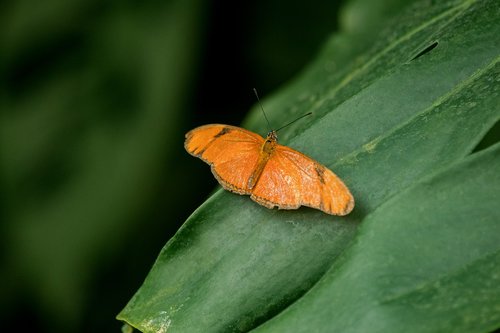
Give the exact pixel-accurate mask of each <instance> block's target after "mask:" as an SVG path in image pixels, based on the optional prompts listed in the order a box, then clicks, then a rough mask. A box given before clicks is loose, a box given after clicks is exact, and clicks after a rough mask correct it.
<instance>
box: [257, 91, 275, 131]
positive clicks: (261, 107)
mask: <svg viewBox="0 0 500 333" xmlns="http://www.w3.org/2000/svg"><path fill="white" fill-rule="evenodd" d="M253 92H254V93H255V97H257V102H259V105H260V109H261V110H262V114H263V115H264V118H266V121H267V126H268V127H269V131H271V130H272V127H271V123H270V122H269V119H267V116H266V113H265V112H264V107H263V106H262V103H261V102H260V98H259V94H257V89H255V88H253Z"/></svg>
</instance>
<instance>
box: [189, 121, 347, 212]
mask: <svg viewBox="0 0 500 333" xmlns="http://www.w3.org/2000/svg"><path fill="white" fill-rule="evenodd" d="M184 147H185V148H186V150H187V151H188V153H190V154H191V155H193V156H196V157H199V158H201V159H202V160H203V161H205V162H207V163H208V164H209V165H210V166H211V169H212V173H213V174H214V176H215V178H216V179H217V180H218V181H219V183H220V184H221V185H222V187H223V188H224V189H226V190H229V191H231V192H235V193H238V194H247V195H250V198H251V199H252V200H254V201H255V202H257V203H259V204H261V205H263V206H265V207H267V208H273V207H278V208H279V209H297V208H299V207H300V206H308V207H312V208H315V209H320V210H322V211H323V212H325V213H327V214H332V215H347V214H349V213H350V212H351V211H352V209H353V208H354V198H353V197H352V195H351V193H350V192H349V189H348V188H347V186H345V185H344V183H343V182H342V180H340V179H339V178H338V177H337V176H336V175H335V174H334V173H333V172H332V171H330V170H329V169H328V168H326V167H325V166H323V165H321V164H319V163H318V162H316V161H314V160H313V159H311V158H309V157H307V156H306V155H304V154H302V153H300V152H298V151H296V150H293V149H291V148H288V147H286V146H283V145H280V144H278V137H277V135H276V131H271V132H269V134H268V135H267V137H266V138H265V139H264V138H263V137H261V136H260V135H258V134H256V133H253V132H250V131H247V130H245V129H243V128H239V127H235V126H230V125H220V124H213V125H204V126H200V127H198V128H195V129H193V130H191V131H189V132H188V133H187V134H186V142H185V143H184Z"/></svg>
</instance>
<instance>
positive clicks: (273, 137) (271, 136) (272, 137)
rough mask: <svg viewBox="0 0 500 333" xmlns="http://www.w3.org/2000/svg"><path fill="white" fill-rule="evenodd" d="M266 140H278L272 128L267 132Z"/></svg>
mask: <svg viewBox="0 0 500 333" xmlns="http://www.w3.org/2000/svg"><path fill="white" fill-rule="evenodd" d="M266 141H267V142H276V141H278V134H276V131H275V130H272V131H270V132H269V133H267V137H266Z"/></svg>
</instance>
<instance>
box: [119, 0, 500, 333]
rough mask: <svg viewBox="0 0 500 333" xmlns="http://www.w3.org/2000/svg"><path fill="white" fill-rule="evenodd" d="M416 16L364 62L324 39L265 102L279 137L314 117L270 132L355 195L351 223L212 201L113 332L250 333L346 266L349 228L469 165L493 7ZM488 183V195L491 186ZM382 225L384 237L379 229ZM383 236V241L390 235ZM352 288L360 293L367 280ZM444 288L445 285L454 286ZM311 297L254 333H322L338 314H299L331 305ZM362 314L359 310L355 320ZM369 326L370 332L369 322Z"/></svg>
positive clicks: (424, 9)
mask: <svg viewBox="0 0 500 333" xmlns="http://www.w3.org/2000/svg"><path fill="white" fill-rule="evenodd" d="M426 4H427V2H417V3H416V4H415V5H414V6H413V7H410V8H408V9H407V10H406V11H404V12H403V13H401V14H400V15H398V18H397V19H396V20H395V21H393V22H392V23H391V24H390V25H387V26H386V28H385V29H383V30H382V31H381V33H380V34H379V35H378V37H377V38H376V41H375V43H374V44H373V46H372V47H371V48H369V49H367V51H365V52H362V53H360V54H355V53H353V50H354V49H353V48H351V47H350V46H349V45H350V44H349V43H350V41H349V38H350V37H353V35H349V34H339V35H337V36H335V37H333V38H332V39H331V40H330V41H329V43H328V44H327V45H326V47H325V49H324V50H323V52H322V53H321V54H320V55H319V58H318V59H316V61H315V62H314V63H313V64H312V65H311V66H310V67H309V68H308V70H307V71H306V72H305V73H304V74H303V75H302V76H301V77H300V78H298V79H297V80H295V81H294V82H293V83H291V84H290V85H289V86H288V87H286V89H284V90H283V91H282V92H280V93H279V94H277V95H276V96H274V97H272V98H271V99H269V100H266V101H264V104H265V107H266V110H267V113H268V114H269V118H270V120H271V123H272V124H275V126H279V125H280V124H283V123H285V122H287V121H288V120H290V119H293V118H294V117H296V116H299V115H301V114H304V113H306V112H309V111H312V112H313V114H314V115H313V117H309V118H306V120H304V121H301V122H297V123H295V124H294V125H292V126H291V127H289V128H287V129H286V130H284V131H283V133H281V132H280V134H281V137H280V140H281V142H282V143H284V144H286V145H289V146H291V147H293V148H295V149H297V150H299V151H302V152H304V153H306V154H307V155H309V156H311V157H313V158H315V159H317V160H318V161H320V162H321V163H323V164H325V165H327V166H329V167H331V168H332V169H333V170H334V172H336V173H337V174H338V175H339V176H340V177H341V178H342V179H343V180H344V181H345V183H346V184H347V185H348V186H349V187H350V188H351V190H352V193H353V195H354V197H355V198H356V207H355V208H354V211H353V212H352V213H351V214H350V215H348V216H347V217H332V216H329V215H326V214H323V213H321V212H319V211H314V210H312V209H307V208H301V209H299V210H297V211H277V210H268V209H265V208H263V207H261V206H259V205H257V204H255V203H254V202H252V201H251V200H250V199H249V198H248V197H244V196H238V195H235V194H231V193H228V192H225V191H221V190H220V191H218V192H216V193H215V194H214V195H212V196H211V197H210V198H209V199H208V200H207V201H206V202H205V203H204V204H203V205H202V206H201V207H200V208H199V209H197V210H196V211H195V212H194V213H193V215H192V216H191V217H190V218H189V219H188V220H187V221H186V223H185V224H184V225H183V227H182V228H181V229H180V230H179V232H178V233H177V234H176V235H175V237H174V238H172V239H171V240H170V241H169V242H168V243H167V244H166V246H165V247H164V249H163V250H162V251H161V253H160V255H159V257H158V259H157V261H156V263H155V265H154V266H153V268H152V270H151V272H150V273H149V275H148V277H147V278H146V280H145V282H144V284H143V285H142V287H141V288H140V289H139V291H138V292H137V293H136V294H135V295H134V297H133V298H132V299H131V300H130V302H129V304H128V305H127V306H126V307H125V308H124V309H123V310H122V312H121V313H120V314H119V315H118V319H121V320H124V321H126V322H127V323H129V324H130V325H132V326H134V327H136V328H139V329H140V330H142V331H145V332H154V331H165V330H166V329H168V331H169V332H182V331H191V332H196V331H204V332H207V331H209V332H220V331H247V330H250V329H252V328H255V327H257V326H259V325H260V324H262V323H264V322H266V321H269V320H270V319H272V318H273V317H275V316H276V315H277V314H278V313H279V312H280V311H282V310H283V309H285V308H286V307H288V306H289V305H290V304H292V303H294V302H295V301H297V300H298V299H299V300H300V299H301V297H302V296H303V295H304V294H305V293H307V292H308V291H309V290H310V289H311V288H313V286H314V285H315V284H316V283H317V282H318V280H320V279H321V278H322V277H323V276H324V275H325V273H326V272H327V271H328V270H329V269H330V268H331V269H332V270H331V271H330V272H329V273H328V277H330V276H331V274H332V273H331V272H336V269H341V268H342V267H344V266H345V265H347V264H349V262H346V260H347V259H343V260H342V261H341V262H339V261H338V258H339V255H340V254H341V253H342V252H343V251H344V250H345V249H346V247H348V245H349V244H350V243H351V241H352V240H353V238H354V237H355V236H356V235H357V228H358V226H361V230H360V233H359V235H360V236H359V237H362V235H363V234H364V231H363V230H364V229H365V228H366V227H369V226H370V223H371V222H370V220H372V219H374V218H376V217H377V216H378V212H379V209H381V210H382V209H383V210H384V211H385V209H386V207H392V206H388V205H389V203H390V202H393V203H394V202H399V201H398V200H399V197H400V196H401V198H403V199H401V200H404V198H405V195H406V194H405V193H407V189H408V188H412V187H414V186H417V187H418V186H425V185H419V184H426V183H425V182H424V181H425V179H427V177H428V175H429V174H435V173H436V172H439V171H441V170H447V168H448V167H450V166H451V165H454V164H456V163H459V162H460V161H461V160H463V159H464V158H465V157H466V156H467V155H468V154H470V152H471V151H472V150H473V149H474V147H475V146H476V145H477V143H478V142H479V141H480V140H481V138H482V137H483V136H484V134H485V133H486V132H487V131H488V129H490V128H491V127H492V126H493V125H494V124H495V122H496V121H498V119H499V118H500V112H499V109H498V105H499V104H500V103H499V102H500V98H499V94H498V87H499V85H498V76H499V72H500V66H499V65H498V60H499V54H500V52H499V51H500V46H499V45H498V43H494V42H493V41H494V40H495V38H496V36H498V35H499V34H500V23H499V20H498V19H497V18H498V16H495V15H492V13H494V12H495V11H497V12H498V6H496V4H495V2H494V1H451V2H446V3H444V2H440V3H437V4H434V5H432V6H429V5H426ZM354 37H355V36H354ZM363 40H364V39H363ZM353 43H356V42H355V41H354V42H353ZM436 43H437V44H436ZM430 46H434V47H433V48H432V49H431V47H430ZM359 49H362V48H359ZM423 51H425V52H423ZM259 112H260V111H258V110H256V109H254V110H253V113H252V114H251V115H250V117H249V118H248V121H247V125H248V126H247V127H248V128H250V129H254V130H257V131H259V132H265V129H266V125H265V122H264V120H263V119H262V116H261V115H260V114H259ZM485 163H486V162H485ZM492 181H493V182H495V181H496V182H497V184H498V178H496V179H493V180H492ZM423 182H424V183H423ZM495 188H496V189H498V187H495ZM450 191H452V189H450ZM471 191H472V190H471ZM496 193H498V192H496ZM450 195H451V193H450ZM471 200H474V202H476V200H478V201H480V200H482V197H473V198H471ZM488 202H489V201H488ZM421 204H422V205H423V204H424V203H423V202H422V203H419V202H414V203H413V206H412V207H413V209H412V210H408V209H406V210H405V209H401V207H403V206H401V207H396V208H397V210H395V211H394V212H393V213H392V214H396V215H393V218H394V220H396V221H397V220H403V221H406V220H413V219H416V220H418V216H407V215H408V212H414V211H415V210H417V211H418V207H420V205H421ZM485 204H486V205H488V207H490V206H489V205H490V204H489V203H486V202H485ZM401 205H403V203H401ZM436 209H441V207H436ZM491 211H492V208H491V207H490V208H489V209H487V210H484V209H483V210H480V211H478V212H477V214H478V219H477V223H482V221H491V219H490V218H489V217H490V215H489V214H490V213H491ZM446 212H447V210H445V209H444V207H443V211H442V213H440V214H438V216H440V217H441V218H443V219H446V220H450V221H448V223H445V224H446V225H448V224H449V223H452V222H451V221H452V220H454V216H453V215H449V216H448V214H447V213H446ZM387 214H388V213H387ZM429 223H430V222H429ZM484 223H486V222H484ZM379 224H380V226H379V228H384V226H385V223H379ZM403 224H404V223H403ZM390 226H391V225H390V224H388V227H390ZM481 228H487V224H485V225H482V226H481ZM403 230H404V229H403ZM386 232H387V234H388V235H390V230H387V231H386ZM384 235H385V233H384ZM381 236H382V235H381ZM492 237H493V236H492ZM358 239H359V238H357V237H356V238H355V240H356V242H358ZM449 239H450V240H453V237H452V236H450V237H449ZM386 241H387V239H385V240H382V239H380V240H378V243H377V244H381V245H380V246H383V245H384V244H385V242H386ZM399 241H401V243H400V244H401V245H403V246H405V245H408V244H409V243H408V242H404V240H403V239H399ZM444 241H445V242H444V243H443V245H442V246H443V248H445V249H446V248H447V246H448V245H447V244H446V239H445V240H444ZM356 242H355V243H356ZM426 242H429V243H428V245H432V244H434V243H435V242H436V240H435V239H428V240H427V239H423V240H422V247H423V248H424V249H425V248H426V246H427V243H426ZM470 244H473V243H470ZM470 244H469V245H470ZM471 246H472V245H471ZM400 250H401V249H397V248H395V249H393V250H392V251H395V252H397V251H400ZM475 250H476V249H475V248H464V249H462V251H465V252H467V251H475ZM380 251H382V250H380ZM401 251H402V250H401ZM407 251H409V250H407ZM349 253H350V252H349ZM402 253H404V251H402ZM431 254H432V253H431ZM367 255H368V254H367ZM479 257H481V254H479ZM398 259H399V260H402V262H401V264H405V265H410V268H412V269H414V270H416V271H418V270H419V266H418V265H419V264H420V263H419V262H414V263H413V265H412V263H411V262H406V261H405V258H398ZM341 263H343V266H341V267H339V265H340V264H341ZM474 264H476V263H474ZM394 266H397V263H394ZM457 267H460V264H458V266H457ZM351 274H353V275H354V276H355V275H356V274H357V273H356V272H352V273H351ZM417 276H419V275H417ZM358 278H359V279H361V280H362V282H363V284H366V285H370V281H369V280H368V278H369V276H367V277H366V280H363V279H364V276H362V274H361V275H360V276H359V277H358ZM372 278H373V277H372ZM399 278H400V279H402V280H403V283H407V282H408V283H409V284H410V285H411V281H409V280H408V278H407V277H406V276H399V277H398V276H393V277H391V279H399ZM449 278H450V281H451V282H450V283H451V284H453V283H454V282H455V280H453V281H452V277H449ZM467 278H470V279H472V281H476V282H477V283H479V282H482V281H483V280H481V275H478V277H477V279H478V280H474V279H475V278H476V277H474V276H470V277H467ZM328 281H329V280H328ZM406 281H407V282H406ZM389 282H391V283H392V281H389ZM381 283H384V282H383V281H382V282H381ZM449 287H450V290H451V289H453V285H450V286H449ZM339 288H340V287H339ZM314 290H317V288H314V289H313V290H311V292H310V293H308V294H306V295H305V296H304V301H299V302H298V303H297V308H298V309H299V310H295V311H292V310H291V311H289V312H288V311H287V312H285V313H283V315H282V316H278V317H276V321H274V320H271V321H270V322H269V324H268V325H269V326H264V329H265V328H266V327H269V328H270V330H272V329H274V328H275V327H276V328H282V329H283V330H288V331H293V330H295V327H294V326H293V325H294V324H295V323H297V324H298V325H301V326H298V327H297V329H303V330H306V331H314V330H317V331H324V328H325V327H328V325H330V321H329V320H333V317H332V316H330V314H331V313H332V312H333V311H335V310H336V309H338V307H339V306H340V307H341V306H342V304H341V303H340V301H339V305H337V307H336V308H333V307H331V306H330V305H329V303H321V304H322V306H323V307H324V309H323V312H321V313H315V312H314V311H309V310H308V309H302V306H305V307H307V306H311V309H313V308H312V305H309V304H316V303H315V302H316V298H318V301H317V302H320V301H325V300H327V299H328V297H329V296H330V294H328V293H326V292H325V294H323V293H320V292H318V294H314V293H313V291H314ZM322 290H323V289H322ZM405 290H406V289H405ZM343 292H344V293H345V297H346V298H349V301H350V303H349V304H353V306H354V305H355V304H357V303H356V300H358V299H360V298H361V297H362V296H363V295H362V294H361V293H360V292H363V290H362V289H361V290H360V292H358V291H357V287H356V286H351V289H349V290H345V289H343ZM402 292H404V290H402ZM311 295H313V296H311ZM395 296H397V294H395ZM443 297H445V296H443ZM306 301H307V302H306ZM344 301H346V300H344ZM422 301H424V300H422ZM325 302H326V301H325ZM302 304H305V305H302ZM332 304H333V301H332ZM370 304H373V303H368V304H367V305H366V307H363V309H364V311H365V313H367V312H368V311H369V310H370V309H371V308H369V307H368V306H369V305H370ZM430 304H431V305H429V306H433V305H434V303H433V302H432V301H430ZM494 305H495V306H498V305H499V303H498V302H497V303H495V304H494ZM299 306H300V308H299ZM436 306H442V304H441V305H440V303H436ZM302 313H304V317H302ZM325 314H327V315H325ZM343 315H344V317H342V318H340V319H342V320H344V321H339V326H340V325H341V324H342V323H349V322H356V321H359V318H357V317H354V316H353V317H352V318H351V317H350V314H349V313H344V312H343ZM316 316H317V317H316ZM311 317H314V318H316V320H315V321H314V325H316V326H313V325H308V324H307V320H308V319H310V318H311ZM302 318H304V319H302ZM374 318H375V317H374ZM415 318H417V317H415ZM340 319H338V320H340ZM372 319H373V318H372ZM365 320H366V322H365V324H366V325H367V327H368V326H369V325H370V323H371V321H370V320H371V318H370V316H367V318H366V319H365ZM373 320H375V319H373ZM376 320H385V321H386V322H385V323H381V324H379V325H381V326H382V325H389V324H390V321H391V318H384V317H383V318H382V319H381V318H376ZM407 322H408V325H412V323H414V324H415V325H417V324H418V323H416V322H413V321H411V320H408V321H407ZM332 325H333V324H332ZM457 325H460V323H459V322H457ZM409 327H410V328H411V327H412V326H409ZM414 327H415V326H414Z"/></svg>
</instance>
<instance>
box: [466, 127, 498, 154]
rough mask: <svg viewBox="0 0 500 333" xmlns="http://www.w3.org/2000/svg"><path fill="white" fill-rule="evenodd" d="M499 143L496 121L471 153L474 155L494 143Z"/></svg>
mask: <svg viewBox="0 0 500 333" xmlns="http://www.w3.org/2000/svg"><path fill="white" fill-rule="evenodd" d="M499 141H500V121H497V122H496V123H495V125H493V126H492V127H491V128H490V130H489V131H488V132H486V134H485V135H484V136H483V138H482V139H481V141H480V142H479V143H478V144H477V145H476V147H474V150H473V151H472V153H476V152H478V151H480V150H483V149H486V148H488V147H490V146H493V145H494V144H495V143H497V142H499Z"/></svg>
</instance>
